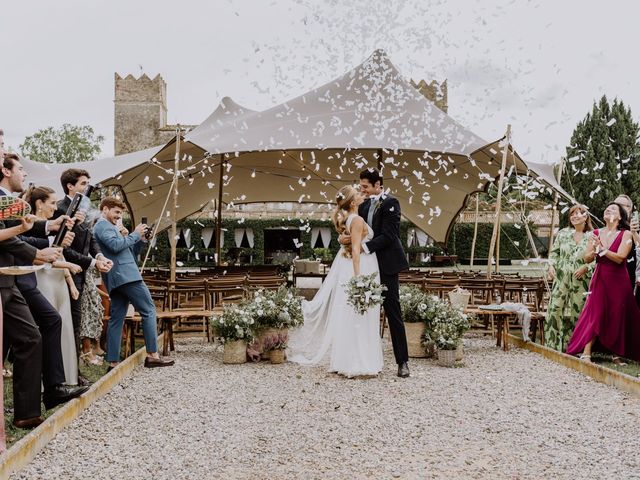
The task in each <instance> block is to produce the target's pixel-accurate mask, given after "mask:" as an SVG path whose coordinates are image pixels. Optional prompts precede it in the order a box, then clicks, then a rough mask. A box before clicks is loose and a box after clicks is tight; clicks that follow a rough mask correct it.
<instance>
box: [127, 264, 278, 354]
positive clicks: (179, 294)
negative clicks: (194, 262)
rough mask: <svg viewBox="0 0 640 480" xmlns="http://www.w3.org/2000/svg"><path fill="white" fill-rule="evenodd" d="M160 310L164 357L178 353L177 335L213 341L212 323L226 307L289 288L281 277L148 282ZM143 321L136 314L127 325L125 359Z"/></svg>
mask: <svg viewBox="0 0 640 480" xmlns="http://www.w3.org/2000/svg"><path fill="white" fill-rule="evenodd" d="M145 283H147V286H148V287H149V291H150V292H151V297H152V298H153V299H154V302H155V304H156V307H157V309H158V311H157V313H156V315H157V317H158V323H159V327H160V331H161V332H163V333H164V334H165V335H164V342H163V354H164V355H167V354H168V353H169V351H171V350H175V346H174V340H173V334H174V332H198V333H199V332H201V333H202V334H203V335H204V336H205V337H206V338H207V340H208V341H211V332H210V329H209V319H210V318H211V316H212V315H214V314H216V313H219V312H220V311H221V309H222V307H223V305H225V304H228V303H238V302H241V301H242V300H244V299H246V298H249V297H250V296H251V295H252V294H253V292H255V291H257V290H275V289H278V288H280V287H281V286H282V285H286V278H285V277H282V276H280V275H267V274H258V275H255V274H252V275H242V274H240V275H225V276H221V277H210V278H198V279H193V278H191V279H185V278H181V279H178V280H177V281H175V282H170V281H168V280H161V279H157V278H147V279H146V280H145ZM140 320H141V319H140V317H139V315H137V314H134V315H132V316H130V317H128V318H127V320H126V321H125V334H124V336H125V339H126V341H125V355H128V354H130V353H132V352H133V351H134V350H135V335H136V334H139V333H140V329H141V322H140Z"/></svg>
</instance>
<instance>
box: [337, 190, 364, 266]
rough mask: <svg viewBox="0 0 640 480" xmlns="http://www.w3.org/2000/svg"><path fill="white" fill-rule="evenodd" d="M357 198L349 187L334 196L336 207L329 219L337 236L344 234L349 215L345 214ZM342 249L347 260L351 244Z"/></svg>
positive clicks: (349, 255) (355, 193) (355, 192)
mask: <svg viewBox="0 0 640 480" xmlns="http://www.w3.org/2000/svg"><path fill="white" fill-rule="evenodd" d="M357 196H358V191H357V190H356V189H355V188H354V187H352V186H351V185H346V186H344V187H342V188H341V189H340V190H339V191H338V194H337V195H336V204H337V205H336V208H335V210H334V211H333V215H332V217H331V219H332V220H333V225H334V226H335V227H336V231H337V232H338V234H342V233H345V231H346V230H347V225H346V223H347V217H348V215H349V214H348V213H347V212H348V210H349V208H350V207H351V203H352V202H355V201H356V198H357ZM342 247H343V248H344V256H345V257H347V258H349V257H351V244H348V245H343V246H342Z"/></svg>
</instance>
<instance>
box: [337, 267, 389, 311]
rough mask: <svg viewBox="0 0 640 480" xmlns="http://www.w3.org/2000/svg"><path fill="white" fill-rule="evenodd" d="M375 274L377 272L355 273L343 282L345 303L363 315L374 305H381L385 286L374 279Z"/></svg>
mask: <svg viewBox="0 0 640 480" xmlns="http://www.w3.org/2000/svg"><path fill="white" fill-rule="evenodd" d="M377 275H378V274H377V273H372V274H370V275H356V276H354V277H352V278H351V279H350V280H349V281H348V282H347V283H346V284H345V287H346V292H347V303H348V304H349V305H351V306H352V307H353V309H354V310H355V311H356V312H357V313H359V314H360V315H364V314H365V313H366V311H367V310H369V309H370V308H372V307H374V306H375V305H381V304H382V302H383V300H384V299H383V297H382V292H384V291H385V290H386V289H387V287H385V286H384V285H381V284H380V283H379V282H378V281H377V280H376V277H377Z"/></svg>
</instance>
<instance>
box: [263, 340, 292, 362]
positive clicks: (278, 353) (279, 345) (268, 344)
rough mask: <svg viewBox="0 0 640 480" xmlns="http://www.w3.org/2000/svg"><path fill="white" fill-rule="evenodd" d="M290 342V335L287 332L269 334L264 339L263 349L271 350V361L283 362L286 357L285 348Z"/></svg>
mask: <svg viewBox="0 0 640 480" xmlns="http://www.w3.org/2000/svg"><path fill="white" fill-rule="evenodd" d="M288 343H289V335H288V334H287V333H286V332H281V333H275V334H272V335H268V336H267V337H265V339H264V340H263V344H262V349H263V351H265V352H271V354H270V355H269V359H270V360H271V363H273V364H278V363H283V362H284V359H285V349H286V348H287V345H288Z"/></svg>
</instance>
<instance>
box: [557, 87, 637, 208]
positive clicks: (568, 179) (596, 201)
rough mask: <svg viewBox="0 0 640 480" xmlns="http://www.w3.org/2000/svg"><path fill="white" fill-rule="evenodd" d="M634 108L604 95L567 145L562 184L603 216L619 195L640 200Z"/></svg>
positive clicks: (574, 132)
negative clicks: (609, 203)
mask: <svg viewBox="0 0 640 480" xmlns="http://www.w3.org/2000/svg"><path fill="white" fill-rule="evenodd" d="M638 136H639V128H638V124H637V123H635V122H634V121H633V117H632V116H631V110H630V109H629V108H626V107H625V105H624V103H623V102H622V101H619V100H618V99H615V100H614V101H613V105H610V104H609V102H608V100H607V97H606V96H603V97H602V98H601V99H600V101H599V102H598V103H596V102H594V104H593V108H592V110H591V112H590V113H588V114H587V115H586V117H585V118H584V119H583V120H582V121H581V122H580V123H578V125H577V126H576V128H575V130H574V131H573V134H572V135H571V145H569V146H568V147H567V162H566V165H565V173H564V174H563V176H562V186H563V187H564V188H565V190H567V191H568V192H570V193H571V194H573V196H574V197H575V198H576V200H578V202H580V203H584V204H585V205H587V206H588V207H589V209H590V211H591V213H592V214H594V215H596V216H597V217H599V218H602V212H603V210H604V207H605V206H606V204H607V203H608V202H609V201H611V200H613V199H614V198H615V197H616V196H617V195H619V194H621V193H624V194H627V195H629V196H630V197H631V198H632V200H633V202H634V203H635V204H636V205H638V204H639V203H640V192H639V191H638V187H640V183H639V181H640V155H639V152H640V144H639V141H640V139H639V138H638Z"/></svg>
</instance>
